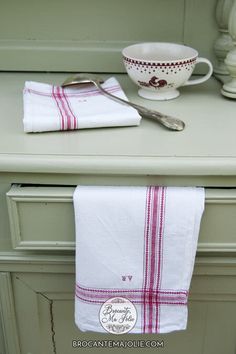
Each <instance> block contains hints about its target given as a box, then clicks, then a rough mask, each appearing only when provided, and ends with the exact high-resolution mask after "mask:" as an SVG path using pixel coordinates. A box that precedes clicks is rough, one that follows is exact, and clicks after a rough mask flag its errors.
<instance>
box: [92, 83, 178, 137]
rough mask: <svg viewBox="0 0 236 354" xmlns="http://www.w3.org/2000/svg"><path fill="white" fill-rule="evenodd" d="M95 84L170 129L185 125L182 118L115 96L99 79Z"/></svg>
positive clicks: (115, 98)
mask: <svg viewBox="0 0 236 354" xmlns="http://www.w3.org/2000/svg"><path fill="white" fill-rule="evenodd" d="M94 84H95V85H96V86H97V88H98V89H99V90H100V91H102V92H103V93H104V95H106V96H108V97H110V98H112V99H113V100H115V101H118V102H121V103H123V104H126V105H128V106H131V107H133V108H135V109H136V110H137V111H138V112H139V113H140V114H142V115H144V116H145V117H147V118H152V119H155V120H156V121H158V122H159V123H161V124H162V125H164V126H165V127H166V128H168V129H171V130H176V131H181V130H183V129H184V127H185V124H184V122H183V121H182V120H180V119H177V118H174V117H171V116H167V115H165V114H162V113H160V112H158V111H154V110H151V109H148V108H145V107H142V106H139V105H137V104H135V103H132V102H129V101H126V100H123V99H122V98H119V97H117V96H114V95H112V94H110V93H109V92H107V91H106V90H104V88H103V87H102V86H101V85H100V83H99V82H98V81H94Z"/></svg>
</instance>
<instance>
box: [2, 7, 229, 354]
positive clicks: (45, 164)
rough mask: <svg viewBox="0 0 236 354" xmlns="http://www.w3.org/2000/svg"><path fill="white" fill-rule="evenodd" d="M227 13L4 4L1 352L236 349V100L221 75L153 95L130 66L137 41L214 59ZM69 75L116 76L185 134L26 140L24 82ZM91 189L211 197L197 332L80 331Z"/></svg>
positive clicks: (197, 281)
mask: <svg viewBox="0 0 236 354" xmlns="http://www.w3.org/2000/svg"><path fill="white" fill-rule="evenodd" d="M216 4H217V1H216V0H148V1H146V2H142V1H140V0H121V1H115V0H100V1H99V5H98V2H97V1H95V0H87V1H83V0H68V1H65V0H60V1H50V2H48V1H46V0H42V1H40V2H36V1H32V0H22V1H20V2H19V1H16V0H12V1H8V2H6V3H5V4H4V5H2V6H1V12H0V70H1V73H0V127H1V129H0V354H64V353H68V354H70V353H71V354H72V353H76V352H77V351H78V352H81V353H86V352H93V353H97V352H103V351H104V350H112V351H114V353H115V352H122V353H125V352H127V353H133V352H137V351H139V350H141V349H138V348H126V349H122V348H113V349H109V348H106V349H104V348H86V347H85V346H86V343H88V342H89V341H91V340H92V341H94V342H91V343H95V342H98V341H101V340H103V341H110V340H114V341H119V342H122V341H126V342H127V341H129V340H133V341H142V340H146V341H150V340H156V341H159V342H160V343H162V344H163V346H161V347H160V348H158V349H157V348H145V351H146V352H147V353H154V352H157V351H158V352H160V353H163V354H173V353H176V354H190V353H191V354H222V353H225V354H235V353H236V257H235V256H236V218H235V215H236V140H235V130H236V121H235V102H234V101H232V100H226V99H224V98H223V97H222V96H221V95H220V84H219V83H218V82H217V81H216V80H215V79H214V78H212V79H211V80H209V81H208V82H206V83H205V84H203V85H199V86H194V87H193V86H192V87H188V88H187V87H183V88H181V96H180V97H179V98H178V99H176V100H173V101H169V102H152V101H150V102H149V101H146V100H143V99H141V98H140V97H138V95H137V89H136V87H135V86H134V85H133V84H132V83H131V82H130V80H129V79H128V78H127V76H126V74H124V67H123V65H122V61H121V49H122V48H123V47H125V46H126V45H129V44H131V43H134V42H141V41H172V42H173V41H175V42H179V43H180V42H182V43H185V44H187V45H190V46H193V47H195V48H196V49H197V50H198V51H199V53H200V55H201V56H205V57H208V58H209V59H211V60H212V61H213V62H214V60H215V58H214V52H213V46H214V41H215V39H216V38H217V37H218V29H217V24H216V20H215V8H216ZM203 70H204V68H202V67H200V69H199V71H198V73H202V72H203ZM70 71H89V72H92V71H93V72H100V73H101V75H103V76H104V78H106V77H108V76H113V75H114V76H116V78H117V79H118V81H119V82H120V83H121V85H122V87H123V89H124V91H125V93H126V94H127V96H128V98H129V99H130V100H131V101H133V102H136V103H138V104H141V105H146V106H148V107H150V108H152V109H156V110H159V111H162V112H163V113H166V114H169V115H172V116H177V117H179V118H181V119H183V120H184V121H185V123H186V129H185V130H184V131H183V132H178V133H174V132H170V131H167V130H165V129H164V128H163V127H161V126H159V125H157V123H156V122H154V121H151V120H148V119H145V118H143V119H142V121H141V125H140V126H139V127H126V128H107V129H86V130H81V131H74V132H50V133H43V134H25V133H24V132H23V124H22V117H23V104H22V89H23V87H24V82H25V81H26V80H32V81H39V82H47V83H53V84H60V83H61V82H63V81H64V79H65V78H66V77H67V74H66V72H70ZM102 73H106V74H102ZM226 122H227V124H225V123H226ZM78 184H85V185H148V184H157V185H176V186H203V187H205V188H206V208H205V213H204V216H203V220H202V224H201V230H200V236H199V243H198V251H197V258H196V263H195V268H194V276H193V280H192V284H191V291H190V301H189V323H188V329H187V330H186V331H183V332H176V333H171V334H168V335H162V336H159V335H155V336H151V335H125V336H119V337H117V336H114V335H106V334H105V335H101V334H96V333H81V332H80V331H79V330H78V329H77V328H76V327H75V324H74V313H73V312H74V281H75V274H74V269H75V252H74V241H75V235H74V217H73V206H72V194H73V190H74V188H75V186H76V185H78ZM73 341H75V342H73ZM86 341H87V342H86ZM82 342H83V343H84V344H83V345H84V347H83V345H82V344H81V343H82ZM73 343H80V345H81V346H82V347H80V348H78V347H77V348H76V347H73ZM78 345H79V344H78Z"/></svg>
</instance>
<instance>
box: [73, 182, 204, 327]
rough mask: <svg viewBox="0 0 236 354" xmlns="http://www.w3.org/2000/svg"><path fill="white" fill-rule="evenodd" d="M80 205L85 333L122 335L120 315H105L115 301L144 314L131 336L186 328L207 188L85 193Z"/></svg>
mask: <svg viewBox="0 0 236 354" xmlns="http://www.w3.org/2000/svg"><path fill="white" fill-rule="evenodd" d="M73 200H74V211H75V225H76V291H75V322H76V324H77V326H78V327H79V329H80V330H81V331H95V332H105V331H106V330H108V331H109V328H110V330H111V331H113V332H112V333H116V330H117V332H119V330H120V327H119V326H117V322H115V321H120V320H121V319H117V318H115V317H114V316H116V315H118V312H117V311H116V310H115V309H114V310H112V311H113V312H114V313H115V311H116V313H115V314H113V315H114V316H111V314H110V315H109V316H108V317H106V315H107V314H106V313H105V312H104V311H103V310H102V316H103V315H104V317H101V313H100V310H101V307H102V306H103V304H104V302H105V301H106V300H108V299H110V298H114V297H115V298H118V300H119V299H120V298H125V299H128V300H129V301H130V302H131V303H132V304H133V305H134V307H135V308H136V311H137V319H136V323H133V325H134V327H133V328H132V329H131V330H130V333H167V332H171V331H176V330H183V329H186V325H187V300H188V291H189V287H190V281H191V277H192V272H193V267H194V260H195V255H196V248H197V240H198V233H199V227H200V221H201V216H202V213H203V210H204V189H203V188H195V187H183V188H182V187H158V186H148V187H123V186H78V187H77V188H76V189H75V192H74V197H73ZM119 301H120V300H119ZM123 310H124V308H123ZM101 318H102V319H101ZM130 319H131V317H130ZM102 321H103V322H104V323H105V322H109V326H108V327H107V328H105V326H104V323H103V325H102V323H101V322H102ZM113 322H114V323H113ZM131 322H132V321H131ZM127 328H128V327H127ZM121 330H122V329H121Z"/></svg>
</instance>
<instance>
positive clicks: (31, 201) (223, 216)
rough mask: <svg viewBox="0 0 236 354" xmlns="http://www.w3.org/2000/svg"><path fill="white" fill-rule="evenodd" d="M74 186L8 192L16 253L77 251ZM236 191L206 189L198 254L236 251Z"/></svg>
mask: <svg viewBox="0 0 236 354" xmlns="http://www.w3.org/2000/svg"><path fill="white" fill-rule="evenodd" d="M74 188H75V187H74V186H43V185H40V186H28V185H13V186H12V187H11V189H10V191H9V192H8V193H7V204H8V213H9V222H10V230H11V240H12V246H13V248H14V249H16V250H74V249H75V229H74V210H73V203H72V201H73V192H74ZM235 215H236V189H234V188H232V189H231V188H225V189H216V188H212V189H211V188H209V189H206V207H205V212H204V215H203V219H202V223H201V229H200V235H199V242H198V253H207V252H210V253H212V252H213V253H232V252H236V217H235Z"/></svg>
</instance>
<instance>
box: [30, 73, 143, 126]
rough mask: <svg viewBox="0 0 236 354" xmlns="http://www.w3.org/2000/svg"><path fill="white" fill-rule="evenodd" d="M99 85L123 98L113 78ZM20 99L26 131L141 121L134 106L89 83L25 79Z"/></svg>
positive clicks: (130, 124) (115, 124)
mask: <svg viewBox="0 0 236 354" xmlns="http://www.w3.org/2000/svg"><path fill="white" fill-rule="evenodd" d="M102 86H103V88H104V89H105V90H107V91H108V92H109V93H112V94H113V95H115V96H117V97H120V98H123V99H125V100H127V97H126V96H125V93H124V91H123V90H122V88H121V86H120V85H119V83H118V81H117V80H116V79H115V78H110V79H108V80H106V81H105V83H104V84H103V85H102ZM23 98H24V119H23V124H24V131H25V132H26V133H29V132H44V131H53V130H74V129H85V128H100V127H116V126H132V125H139V123H140V120H141V117H140V115H139V114H138V112H137V111H136V110H135V109H134V108H132V107H129V106H126V105H124V104H120V103H118V102H115V101H114V100H112V99H110V98H108V97H106V96H104V95H103V94H102V93H101V92H100V91H99V90H98V89H97V88H96V87H95V86H93V85H86V87H85V86H83V85H81V86H77V87H71V88H62V87H60V86H53V85H49V84H43V83H39V82H32V81H26V82H25V87H24V93H23Z"/></svg>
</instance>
